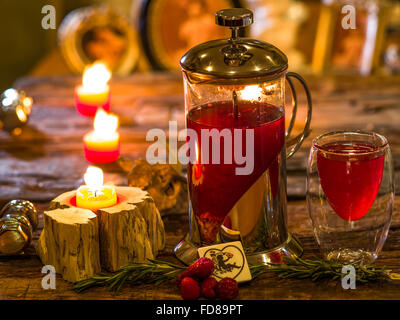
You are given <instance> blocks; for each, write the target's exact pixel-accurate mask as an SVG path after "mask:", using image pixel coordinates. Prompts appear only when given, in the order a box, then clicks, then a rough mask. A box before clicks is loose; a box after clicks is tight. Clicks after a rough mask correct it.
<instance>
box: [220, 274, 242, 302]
mask: <svg viewBox="0 0 400 320" xmlns="http://www.w3.org/2000/svg"><path fill="white" fill-rule="evenodd" d="M216 291H217V296H218V298H220V299H224V300H230V299H235V298H236V297H237V295H238V293H239V287H238V284H237V282H236V280H233V279H231V278H223V279H222V280H221V281H219V282H218V283H217V286H216Z"/></svg>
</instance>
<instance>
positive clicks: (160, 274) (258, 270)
mask: <svg viewBox="0 0 400 320" xmlns="http://www.w3.org/2000/svg"><path fill="white" fill-rule="evenodd" d="M283 262H284V263H270V264H269V265H268V266H266V265H264V264H261V265H250V266H249V267H250V272H251V275H252V277H253V279H254V278H257V277H258V276H260V275H261V274H264V273H274V274H276V275H278V277H280V278H286V279H287V278H292V279H311V280H312V281H317V280H320V279H323V278H329V279H332V280H337V279H341V278H342V277H343V276H345V274H344V273H342V268H343V266H344V264H342V263H339V262H337V261H333V260H330V261H328V260H323V259H318V258H315V259H313V260H310V259H300V258H296V259H294V258H289V257H284V258H283ZM351 265H352V266H354V268H355V271H356V281H359V282H362V283H364V282H369V281H377V280H385V279H389V278H392V279H396V278H395V276H398V275H397V274H394V273H393V276H394V277H391V273H390V272H391V270H387V269H384V268H382V269H376V268H375V266H373V265H363V264H362V263H361V264H356V263H354V264H351ZM185 269H186V267H182V266H178V265H175V264H172V263H169V262H166V261H159V260H151V259H148V262H129V263H128V264H126V265H125V266H124V267H122V268H121V269H120V270H118V271H117V272H114V273H110V274H106V273H101V274H98V275H95V276H93V277H91V278H89V279H85V280H81V281H78V282H76V283H75V284H74V290H75V291H76V292H82V291H85V290H87V289H90V288H92V287H107V288H108V289H109V290H110V291H114V292H116V293H118V292H119V291H120V290H121V288H122V287H123V286H124V285H125V284H126V283H130V284H134V285H140V284H154V285H156V286H157V285H160V284H161V283H164V282H166V281H169V280H173V279H175V278H176V277H177V276H178V274H179V273H181V272H182V271H183V270H185Z"/></svg>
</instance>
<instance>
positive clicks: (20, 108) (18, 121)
mask: <svg viewBox="0 0 400 320" xmlns="http://www.w3.org/2000/svg"><path fill="white" fill-rule="evenodd" d="M32 103H33V100H32V98H31V97H28V96H26V94H25V92H24V91H18V90H16V89H13V88H10V89H7V90H5V91H4V92H3V93H2V94H1V96H0V129H3V130H5V131H8V132H13V131H14V130H15V129H18V128H19V129H20V128H21V127H23V126H24V125H25V124H26V123H27V122H28V118H29V115H30V113H31V108H32Z"/></svg>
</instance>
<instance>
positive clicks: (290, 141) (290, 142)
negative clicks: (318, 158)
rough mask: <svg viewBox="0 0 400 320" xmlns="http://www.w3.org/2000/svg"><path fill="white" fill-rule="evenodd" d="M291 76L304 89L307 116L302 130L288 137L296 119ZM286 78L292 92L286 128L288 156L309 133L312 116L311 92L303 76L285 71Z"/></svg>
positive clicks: (295, 97) (295, 102)
mask: <svg viewBox="0 0 400 320" xmlns="http://www.w3.org/2000/svg"><path fill="white" fill-rule="evenodd" d="M291 78H295V79H296V80H298V81H299V82H300V84H301V85H302V86H303V88H304V91H305V93H306V96H307V118H306V121H305V125H304V128H303V131H302V132H301V133H299V134H298V135H297V136H295V137H292V138H291V137H290V134H291V132H292V130H293V127H294V123H295V121H296V115H297V94H296V88H295V86H294V84H293V81H292V79H291ZM286 80H287V82H288V83H289V86H290V91H291V93H292V106H293V109H292V117H291V119H290V123H289V126H288V128H287V130H286V134H285V136H286V150H287V151H286V158H290V157H291V156H292V155H294V154H295V153H296V151H297V150H299V148H300V147H301V145H302V143H303V141H304V139H305V138H307V136H308V135H309V134H310V124H311V116H312V100H311V93H310V90H309V89H308V86H307V84H306V82H305V80H304V79H303V77H302V76H301V75H299V74H297V73H295V72H288V73H286Z"/></svg>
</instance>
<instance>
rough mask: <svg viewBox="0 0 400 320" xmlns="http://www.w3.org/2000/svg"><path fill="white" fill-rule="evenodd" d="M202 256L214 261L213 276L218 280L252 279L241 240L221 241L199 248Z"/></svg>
mask: <svg viewBox="0 0 400 320" xmlns="http://www.w3.org/2000/svg"><path fill="white" fill-rule="evenodd" d="M198 253H199V256H200V258H201V257H206V258H209V259H211V260H212V261H213V262H214V265H215V268H214V273H213V274H212V276H213V277H214V278H216V279H217V280H221V279H223V278H226V277H229V278H232V279H234V280H236V281H237V282H238V283H241V282H246V281H250V280H251V273H250V269H249V265H248V263H247V259H246V255H245V253H244V250H243V246H242V243H241V242H240V241H234V242H227V243H220V244H216V245H212V246H208V247H202V248H199V249H198Z"/></svg>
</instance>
